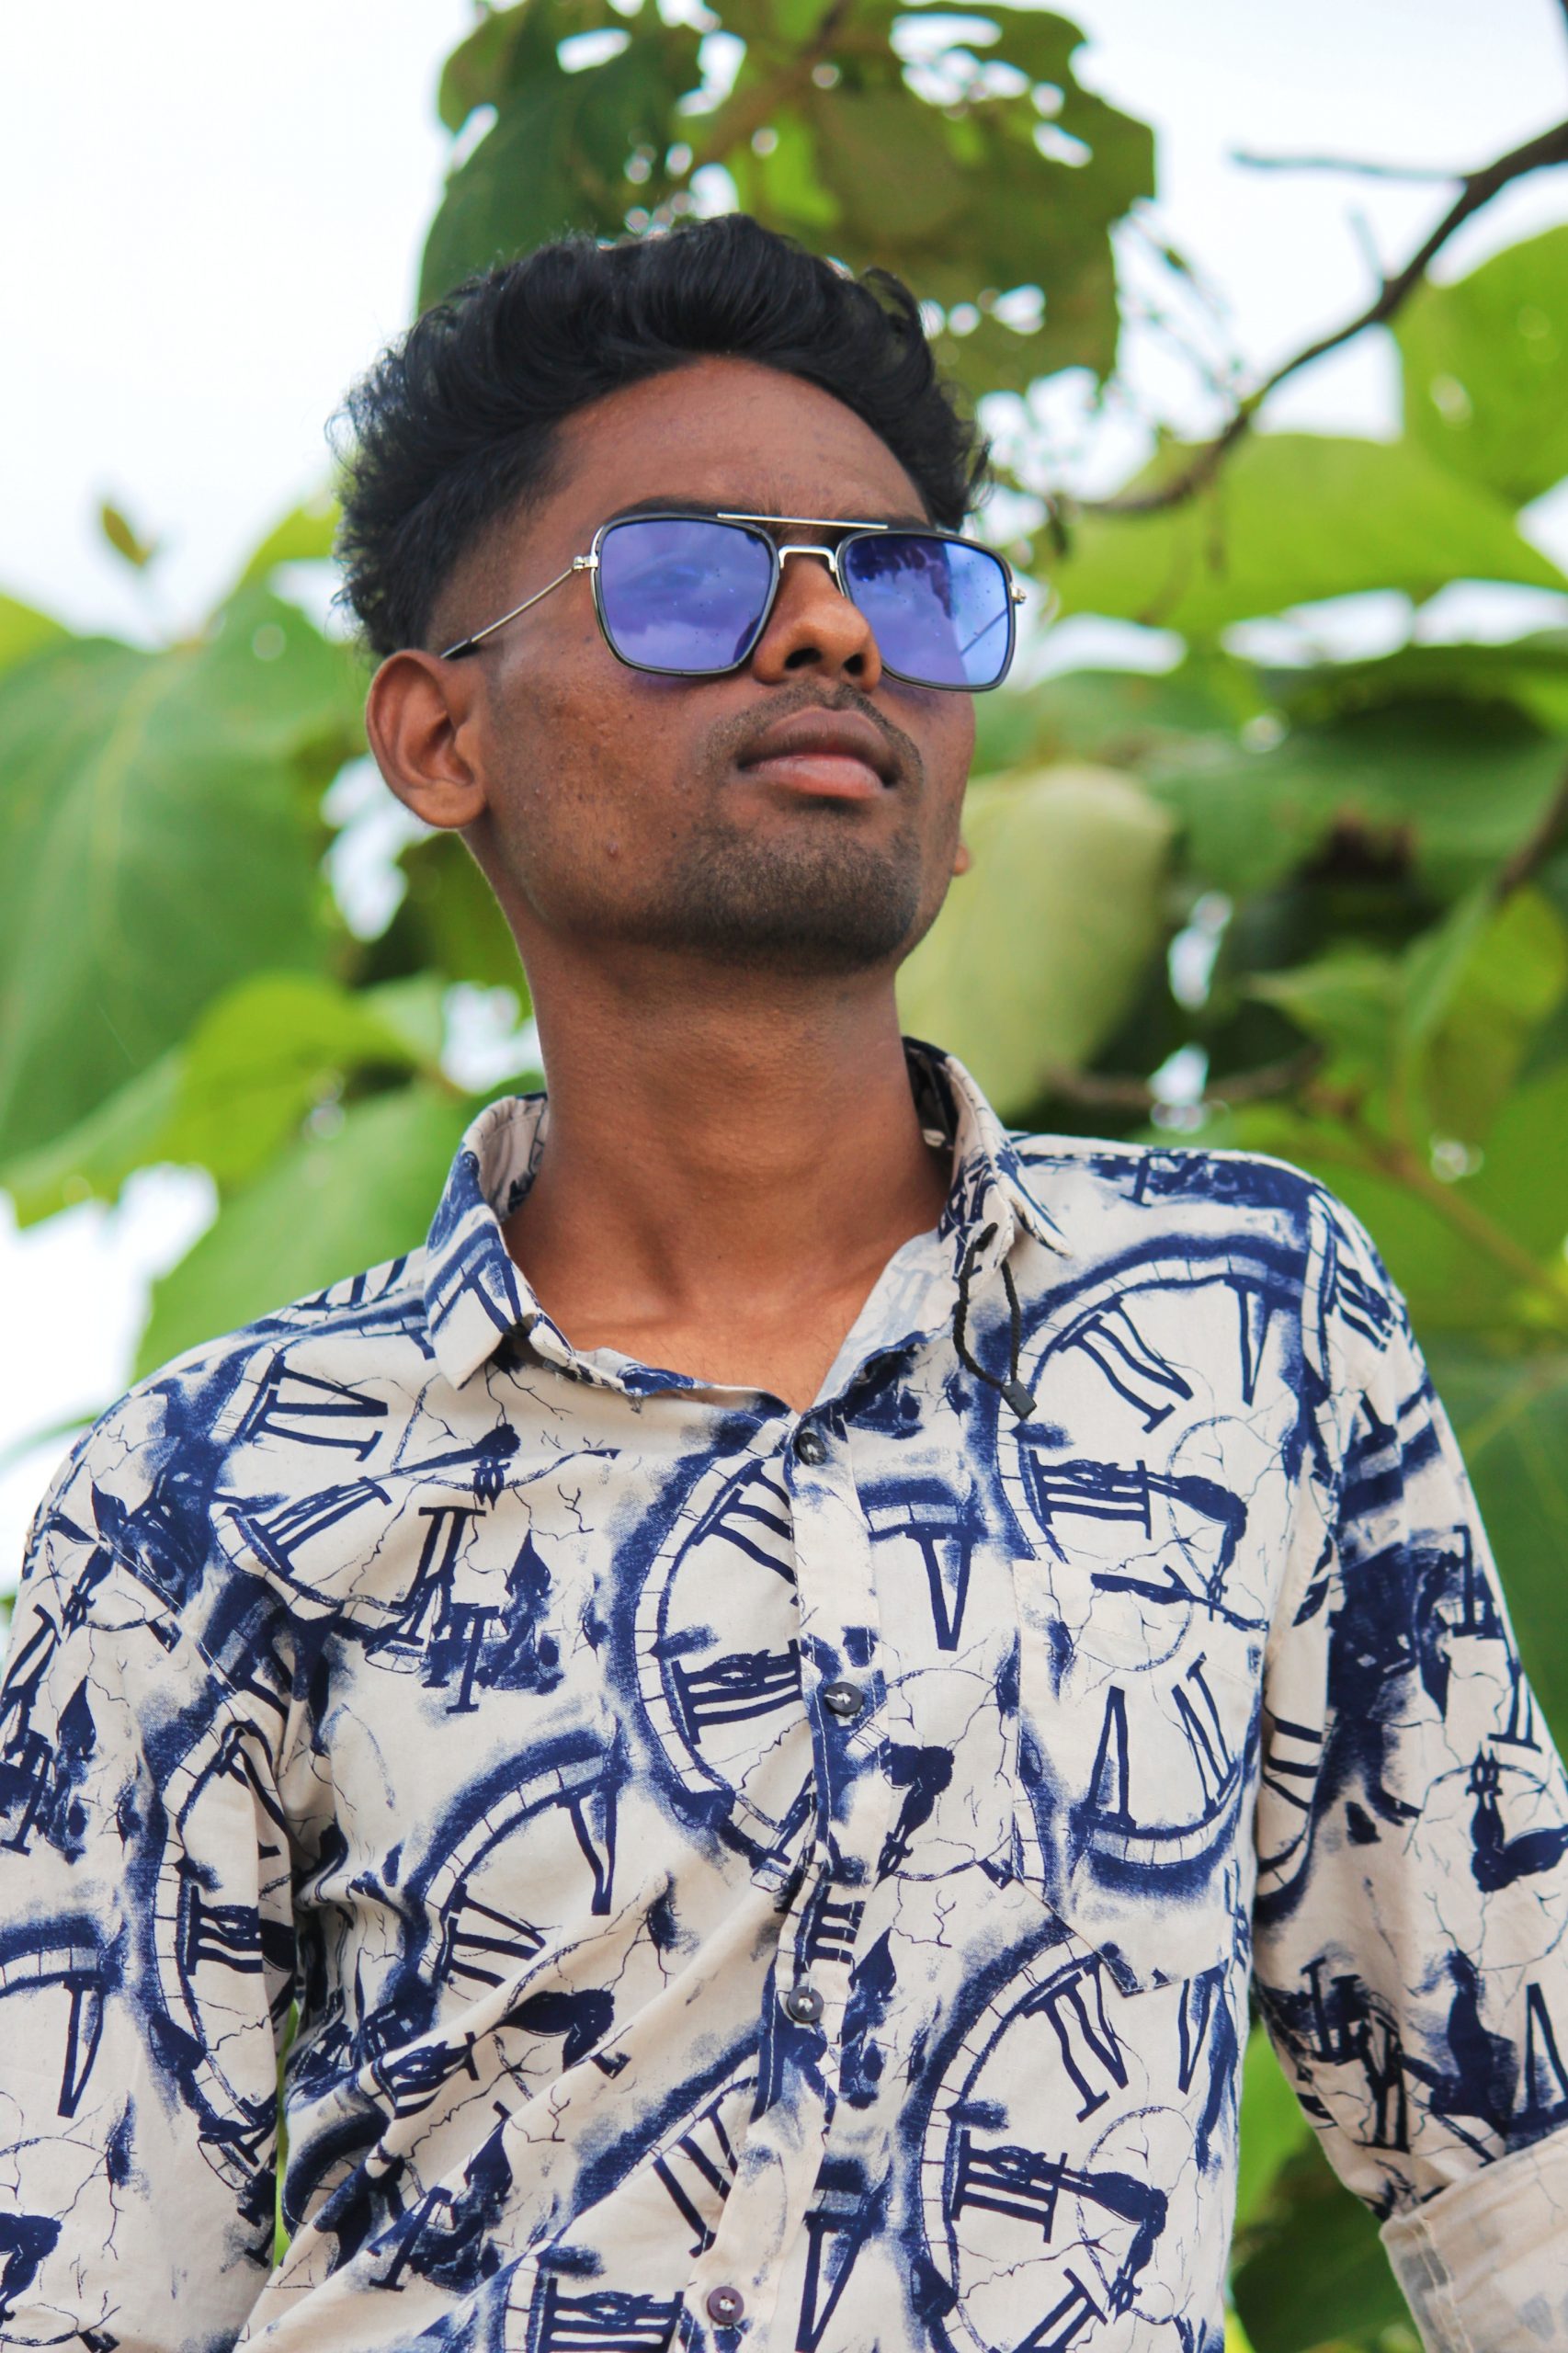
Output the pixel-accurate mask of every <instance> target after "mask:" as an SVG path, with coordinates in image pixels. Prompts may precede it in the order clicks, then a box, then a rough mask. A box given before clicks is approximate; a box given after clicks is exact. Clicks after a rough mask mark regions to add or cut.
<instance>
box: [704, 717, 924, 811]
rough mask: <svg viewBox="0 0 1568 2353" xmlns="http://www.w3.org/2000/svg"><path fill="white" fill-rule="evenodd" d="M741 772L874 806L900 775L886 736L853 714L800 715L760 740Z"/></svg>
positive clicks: (822, 795) (780, 723)
mask: <svg viewBox="0 0 1568 2353" xmlns="http://www.w3.org/2000/svg"><path fill="white" fill-rule="evenodd" d="M739 766H740V767H741V769H742V772H743V773H744V775H747V776H755V777H758V778H760V779H765V780H766V781H767V782H768V783H770V784H781V785H785V786H790V787H792V788H793V789H794V790H797V791H800V792H808V793H812V794H814V795H816V796H817V797H818V798H819V799H829V800H840V801H853V800H870V799H872V798H873V797H874V796H875V795H877V794H879V793H881V792H884V791H885V790H887V788H888V787H889V785H891V784H892V781H893V779H894V778H895V776H896V775H897V762H896V760H895V759H894V756H893V754H892V747H891V746H890V745H889V744H888V742H887V740H886V738H885V737H884V736H883V735H882V733H881V730H880V729H879V728H877V727H875V726H874V725H873V724H872V722H870V720H869V719H862V718H861V717H860V715H859V713H858V712H857V711H853V710H800V711H796V712H795V714H794V715H793V717H792V718H790V719H781V720H779V721H778V722H777V723H776V724H775V725H774V726H772V727H770V728H768V729H767V732H766V733H764V734H763V735H760V736H759V737H758V738H757V740H756V743H755V744H754V745H752V747H751V749H750V750H749V751H748V752H747V753H745V754H744V756H743V757H742V759H741V760H740V762H739Z"/></svg>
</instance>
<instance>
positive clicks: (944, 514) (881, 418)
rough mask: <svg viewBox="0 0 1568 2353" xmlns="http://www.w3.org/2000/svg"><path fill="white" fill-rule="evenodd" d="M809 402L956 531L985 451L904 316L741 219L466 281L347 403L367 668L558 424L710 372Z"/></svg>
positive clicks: (501, 512)
mask: <svg viewBox="0 0 1568 2353" xmlns="http://www.w3.org/2000/svg"><path fill="white" fill-rule="evenodd" d="M721 354H722V355H724V356H727V357H731V358H744V359H752V360H756V361H759V362H760V363H761V364H762V365H764V366H765V367H768V368H777V369H780V370H781V371H782V372H783V373H785V374H786V375H791V376H800V377H802V378H803V379H804V380H805V381H807V382H808V383H812V384H817V385H820V386H821V388H822V389H823V391H824V392H831V393H832V394H833V396H834V398H835V400H840V401H842V402H843V403H844V404H845V406H846V408H851V409H853V410H854V411H855V413H856V415H858V416H860V417H862V418H864V420H865V422H866V423H867V424H868V425H869V426H870V427H871V430H872V431H873V432H874V433H876V434H878V435H880V437H881V439H882V440H883V441H885V442H886V444H887V446H888V448H889V449H891V450H892V453H893V455H894V457H896V458H897V459H898V460H899V462H900V464H901V465H902V466H903V469H904V471H905V472H906V473H908V474H909V475H910V477H911V478H912V480H913V481H914V482H915V485H916V486H917V488H918V489H919V491H920V494H921V496H922V497H923V499H924V500H925V502H926V508H927V510H928V512H929V514H930V516H931V518H932V520H933V521H934V522H936V523H938V524H942V525H945V526H946V527H947V528H949V529H958V528H959V527H960V525H961V524H962V521H963V518H964V516H965V515H966V513H967V512H968V510H969V508H970V507H971V505H972V504H973V503H974V500H975V497H976V495H977V494H978V492H979V490H980V488H981V486H982V484H983V480H984V476H985V467H986V454H987V453H986V449H985V445H984V443H983V440H982V438H981V437H980V434H979V432H978V431H977V429H976V427H975V426H974V425H973V424H972V423H971V421H970V420H969V418H968V417H967V416H966V415H964V414H963V412H962V411H961V410H960V407H959V405H958V404H957V401H956V399H955V397H954V394H953V392H952V391H951V390H950V388H949V386H948V385H947V384H946V383H944V382H943V381H942V380H941V379H940V378H939V377H938V376H937V369H936V364H935V361H934V359H933V358H932V353H931V348H930V346H929V344H928V343H927V342H926V335H925V331H924V329H923V327H922V325H921V322H920V313H919V309H918V306H917V305H916V303H915V298H914V296H913V295H912V294H911V293H910V291H909V290H908V288H907V287H905V286H904V285H903V283H902V282H901V281H900V280H899V279H898V278H894V277H892V275H891V274H890V273H889V272H888V271H886V270H880V269H879V270H868V271H867V272H866V273H865V275H864V276H863V277H861V278H853V277H850V276H849V275H847V274H846V272H844V271H842V270H839V269H836V268H835V267H834V266H833V265H832V264H831V263H829V262H825V261H822V260H819V259H818V257H817V256H815V255H813V254H809V253H807V252H805V251H804V250H803V249H802V248H801V246H799V245H797V244H794V243H793V242H792V241H791V240H790V239H789V238H787V237H780V236H778V235H776V234H775V233H773V232H772V231H771V230H769V229H765V228H763V227H762V226H761V225H760V224H759V223H758V222H756V221H754V220H752V219H750V218H749V217H748V216H747V215H746V214H744V213H727V214H724V215H723V216H722V217H721V218H719V219H717V220H712V221H702V222H691V223H689V224H686V225H683V226H681V227H680V228H678V229H676V230H673V231H671V232H669V233H665V234H659V235H654V236H651V237H645V238H642V239H641V240H637V241H633V240H630V239H629V240H627V241H626V242H625V243H623V244H613V245H601V244H596V243H595V241H594V240H593V239H592V238H591V237H586V236H572V237H563V238H562V239H561V240H560V241H559V242H558V243H557V244H549V245H541V246H540V247H539V248H538V249H537V251H535V252H533V253H530V254H528V255H526V256H524V257H523V258H522V259H521V260H520V261H514V262H509V263H507V264H506V265H505V266H504V267H499V268H495V269H492V270H487V271H486V272H485V273H484V274H483V276H481V277H478V278H470V279H469V280H468V281H467V283H466V284H464V285H462V286H460V287H459V288H458V290H457V291H456V292H455V293H453V294H452V295H450V296H449V298H448V299H447V300H446V301H442V302H438V303H437V304H436V305H435V307H434V308H433V309H431V310H428V311H426V313H425V314H424V316H423V317H422V318H421V319H419V320H418V321H417V322H416V324H415V325H414V326H412V327H411V328H410V329H409V331H408V333H407V335H404V336H403V338H402V340H401V341H400V342H398V343H395V344H392V346H390V347H389V348H388V349H387V350H386V351H384V352H383V353H382V354H381V358H379V359H378V360H377V361H376V363H375V365H374V366H373V367H372V368H371V369H369V373H368V374H367V375H365V376H364V377H363V378H362V379H361V380H360V381H359V382H358V384H357V385H356V386H355V387H354V389H353V391H352V392H350V393H349V394H348V396H347V400H346V401H345V403H344V406H343V410H342V412H341V415H340V418H339V420H338V424H339V426H340V427H347V432H346V434H345V436H344V440H345V443H346V446H345V447H344V449H343V455H342V469H343V480H342V484H341V492H342V499H343V523H342V529H341V531H340V533H339V537H338V553H339V556H340V558H341V560H342V563H343V567H344V575H345V577H344V587H343V597H342V601H343V602H344V603H346V604H347V606H348V607H349V608H351V609H352V611H353V612H354V613H355V614H356V615H357V617H358V621H359V624H360V627H361V629H362V631H363V632H364V636H365V639H366V641H367V642H368V644H369V649H370V650H371V652H372V653H374V654H378V655H381V654H390V653H392V651H393V650H394V649H395V648H396V647H398V646H400V645H422V644H423V643H424V642H425V641H426V635H427V632H428V631H429V629H430V626H431V621H432V616H433V613H434V608H435V605H436V600H437V597H438V596H439V594H440V591H441V589H442V587H443V585H445V583H446V581H447V580H448V579H449V576H450V574H451V572H452V569H453V567H454V565H455V564H456V563H458V561H459V559H460V557H461V556H463V555H465V554H466V553H467V552H468V551H469V550H470V549H471V548H472V547H473V546H474V545H476V544H477V542H478V541H479V540H481V539H482V538H483V535H484V533H485V532H486V531H487V530H489V529H491V528H492V527H493V526H494V524H495V523H496V522H497V521H498V520H499V519H500V518H502V517H505V516H506V515H507V514H509V513H511V512H512V511H514V510H515V509H516V508H517V506H518V504H519V503H520V502H521V501H522V500H524V499H525V498H526V497H527V496H528V494H529V493H530V492H531V491H534V490H536V489H537V488H538V487H539V486H540V484H541V483H542V482H543V480H544V479H545V478H546V476H547V474H548V472H549V468H550V462H551V455H552V446H553V439H554V434H555V428H556V427H557V426H558V425H559V424H560V423H561V421H562V418H564V417H567V416H570V415H572V413H573V411H574V410H575V409H579V408H582V407H584V406H585V404H587V403H588V402H590V401H596V400H598V399H601V398H602V397H603V396H604V395H605V394H606V393H607V392H615V391H616V390H618V388H619V386H621V385H623V384H632V383H636V382H638V381H641V380H642V379H643V378H644V377H648V376H655V375H660V374H662V373H664V372H665V370H666V369H671V368H678V367H681V366H684V365H685V364H686V363H687V362H688V361H690V360H692V359H695V358H699V357H702V356H705V355H721Z"/></svg>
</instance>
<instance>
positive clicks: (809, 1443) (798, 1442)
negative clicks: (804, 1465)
mask: <svg viewBox="0 0 1568 2353" xmlns="http://www.w3.org/2000/svg"><path fill="white" fill-rule="evenodd" d="M795 1458H796V1460H797V1461H800V1462H825V1461H827V1440H826V1439H825V1438H824V1437H823V1434H822V1432H821V1431H820V1430H813V1429H810V1428H807V1429H802V1430H797V1431H796V1432H795Z"/></svg>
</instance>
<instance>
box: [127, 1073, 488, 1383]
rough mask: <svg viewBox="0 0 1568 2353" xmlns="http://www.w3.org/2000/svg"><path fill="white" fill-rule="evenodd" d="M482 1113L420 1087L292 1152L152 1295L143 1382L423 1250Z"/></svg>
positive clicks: (362, 1107)
mask: <svg viewBox="0 0 1568 2353" xmlns="http://www.w3.org/2000/svg"><path fill="white" fill-rule="evenodd" d="M474 1108H475V1107H474V1105H473V1104H472V1103H467V1102H459V1101H456V1100H454V1098H453V1097H451V1096H450V1095H449V1094H442V1093H439V1092H437V1089H435V1088H434V1087H432V1086H426V1085H425V1084H423V1083H419V1082H416V1083H415V1085H414V1086H407V1087H403V1088H400V1089H398V1090H397V1091H396V1092H395V1093H393V1094H389V1095H381V1096H377V1097H373V1098H372V1099H371V1100H370V1101H369V1102H366V1103H359V1104H355V1105H353V1106H351V1107H350V1108H349V1109H348V1111H347V1113H346V1114H345V1116H344V1120H343V1124H342V1126H341V1127H340V1128H339V1129H338V1130H337V1131H336V1132H335V1134H331V1135H314V1136H309V1137H306V1138H305V1139H303V1140H302V1141H301V1142H298V1143H296V1144H293V1145H292V1146H290V1149H289V1150H288V1151H286V1152H285V1153H284V1154H282V1155H281V1157H280V1158H278V1160H276V1161H274V1162H273V1163H272V1165H270V1166H269V1167H268V1168H267V1171H266V1172H265V1174H264V1175H263V1176H260V1177H258V1178H257V1180H256V1183H255V1184H253V1185H251V1186H249V1187H248V1188H246V1190H245V1191H244V1192H243V1193H241V1194H239V1195H238V1196H237V1197H236V1198H235V1199H233V1201H231V1202H230V1203H229V1204H228V1205H227V1207H226V1208H225V1209H224V1210H223V1211H222V1214H221V1216H220V1217H219V1219H218V1221H217V1223H216V1224H215V1225H213V1226H211V1227H210V1228H209V1230H208V1231H207V1233H204V1234H203V1235H202V1237H201V1239H200V1241H199V1242H198V1244H197V1245H196V1246H195V1248H194V1249H193V1250H192V1251H190V1252H189V1253H188V1255H187V1256H186V1257H184V1258H182V1259H181V1261H180V1263H179V1265H178V1266H177V1267H175V1268H174V1270H173V1272H172V1273H171V1274H167V1275H165V1277H164V1279H163V1280H162V1281H161V1282H159V1283H158V1284H156V1285H155V1286H154V1289H153V1306H152V1313H151V1315H150V1317H149V1320H148V1324H147V1328H146V1330H145V1331H144V1332H143V1334H142V1345H141V1349H140V1353H139V1356H138V1359H137V1369H138V1372H139V1373H141V1372H145V1371H151V1370H153V1369H154V1368H155V1367H156V1366H158V1365H160V1364H162V1363H163V1362H165V1359H166V1358H169V1357H171V1356H175V1355H176V1354H178V1353H179V1352H180V1351H181V1350H182V1349H185V1348H187V1347H194V1346H195V1345H196V1344H197V1343H198V1342H199V1341H202V1340H208V1339H211V1338H213V1337H215V1336H218V1335H219V1334H221V1333H223V1332H227V1331H230V1330H233V1328H234V1327H235V1326H237V1325H239V1324H245V1323H248V1322H250V1321H251V1320H252V1319H253V1318H254V1317H256V1316H257V1315H261V1314H265V1313H267V1311H268V1310H269V1309H271V1308H275V1307H278V1306H281V1305H282V1304H283V1303H284V1302H287V1301H289V1300H290V1299H295V1298H301V1297H304V1296H308V1295H309V1294H312V1293H313V1292H315V1291H318V1290H324V1289H325V1288H326V1287H327V1285H328V1284H330V1283H334V1282H337V1281H340V1280H342V1279H344V1278H345V1277H347V1276H349V1275H354V1274H358V1273H359V1272H361V1271H362V1270H363V1269H364V1268H365V1267H370V1266H376V1265H379V1264H380V1263H381V1261H382V1260H383V1259H386V1258H393V1257H397V1256H400V1255H401V1254H402V1253H403V1251H406V1250H411V1249H413V1248H415V1245H417V1244H419V1243H420V1242H422V1241H423V1240H424V1238H425V1234H426V1231H427V1230H428V1227H429V1223H430V1220H431V1218H432V1216H433V1215H434V1214H435V1210H436V1204H437V1200H438V1199H439V1198H440V1193H441V1188H442V1186H443V1184H444V1183H445V1181H446V1176H447V1171H448V1169H449V1165H450V1163H451V1158H452V1154H454V1153H455V1152H456V1150H457V1147H458V1142H459V1140H460V1137H461V1134H462V1131H463V1129H464V1127H465V1126H466V1124H467V1123H468V1121H469V1120H471V1119H472V1116H473V1112H474Z"/></svg>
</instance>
